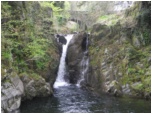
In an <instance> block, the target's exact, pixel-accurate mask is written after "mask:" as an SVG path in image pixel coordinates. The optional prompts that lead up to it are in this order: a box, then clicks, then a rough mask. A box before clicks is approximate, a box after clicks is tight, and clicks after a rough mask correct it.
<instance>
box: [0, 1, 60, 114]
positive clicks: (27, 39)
mask: <svg viewBox="0 0 152 114" xmlns="http://www.w3.org/2000/svg"><path fill="white" fill-rule="evenodd" d="M51 16H52V9H51V8H50V7H49V6H47V5H43V4H42V3H40V2H37V1H34V2H32V1H31V2H25V1H9V2H2V18H1V25H2V31H1V32H2V39H1V41H2V45H1V49H2V56H1V62H2V66H1V71H2V72H1V82H2V83H1V84H2V85H1V86H2V87H1V88H2V89H1V95H2V96H1V102H2V107H1V111H2V112H14V111H16V109H18V108H19V106H20V103H21V100H25V99H32V98H33V97H44V96H48V95H51V94H52V92H53V91H52V86H53V83H54V81H55V79H56V75H57V68H58V64H59V50H58V45H57V42H56V40H55V37H54V35H53V34H52V33H53V32H54V29H53V25H52V24H53V22H52V21H51Z"/></svg>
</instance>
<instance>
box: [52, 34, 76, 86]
mask: <svg viewBox="0 0 152 114" xmlns="http://www.w3.org/2000/svg"><path fill="white" fill-rule="evenodd" d="M72 37H73V35H72V34H70V35H67V36H66V37H65V39H66V40H67V43H66V44H65V45H62V55H61V58H60V65H59V70H58V74H57V78H56V81H55V83H54V85H53V87H54V88H58V87H59V86H67V85H69V84H68V82H66V81H65V79H64V76H65V73H66V72H65V66H66V63H65V58H66V53H67V48H68V44H69V42H70V40H71V39H72Z"/></svg>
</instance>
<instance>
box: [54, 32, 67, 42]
mask: <svg viewBox="0 0 152 114" xmlns="http://www.w3.org/2000/svg"><path fill="white" fill-rule="evenodd" d="M56 37H57V38H58V42H59V43H61V44H66V43H67V40H66V39H65V37H64V36H63V35H59V34H57V35H56Z"/></svg>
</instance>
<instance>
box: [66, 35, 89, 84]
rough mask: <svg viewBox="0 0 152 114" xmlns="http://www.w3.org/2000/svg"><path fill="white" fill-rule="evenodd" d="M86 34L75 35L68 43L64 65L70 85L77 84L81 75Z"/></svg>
mask: <svg viewBox="0 0 152 114" xmlns="http://www.w3.org/2000/svg"><path fill="white" fill-rule="evenodd" d="M86 38H87V34H86V33H85V32H80V33H79V34H75V35H74V36H73V38H72V40H71V41H70V43H69V47H68V50H67V56H66V63H67V66H68V69H69V76H70V82H71V83H77V81H78V79H80V75H81V61H82V59H83V56H84V52H85V51H86V48H85V47H86V40H87V39H86Z"/></svg>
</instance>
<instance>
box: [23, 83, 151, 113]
mask: <svg viewBox="0 0 152 114" xmlns="http://www.w3.org/2000/svg"><path fill="white" fill-rule="evenodd" d="M20 112H21V113H71V112H74V113H86V112H87V113H112V112H115V113H119V112H121V113H131V112H132V113H150V112H151V103H150V101H146V100H142V99H131V98H117V97H113V96H109V95H106V94H102V95H100V96H96V95H94V94H93V93H91V92H89V91H87V90H84V89H81V88H79V87H78V86H75V85H68V86H63V87H59V88H55V89H54V95H53V96H50V97H45V98H34V99H33V100H27V101H25V102H22V104H21V107H20Z"/></svg>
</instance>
